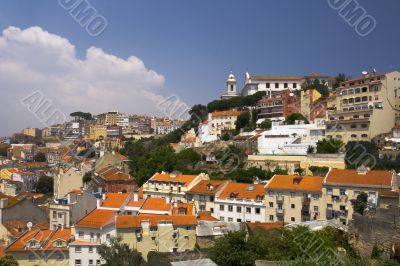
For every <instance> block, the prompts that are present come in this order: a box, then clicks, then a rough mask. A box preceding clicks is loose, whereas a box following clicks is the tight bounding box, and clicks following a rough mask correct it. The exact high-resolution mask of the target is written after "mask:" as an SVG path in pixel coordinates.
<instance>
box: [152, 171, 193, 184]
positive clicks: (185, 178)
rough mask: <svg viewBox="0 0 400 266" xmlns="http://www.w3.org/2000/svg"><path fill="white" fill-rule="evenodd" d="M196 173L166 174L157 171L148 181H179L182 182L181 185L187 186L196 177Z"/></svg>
mask: <svg viewBox="0 0 400 266" xmlns="http://www.w3.org/2000/svg"><path fill="white" fill-rule="evenodd" d="M196 177H197V176H196V175H174V174H167V173H161V174H159V173H157V174H155V175H154V176H153V177H152V178H150V181H164V182H179V183H183V186H184V187H186V186H188V185H189V184H190V183H191V182H192V181H193V180H195V179H196Z"/></svg>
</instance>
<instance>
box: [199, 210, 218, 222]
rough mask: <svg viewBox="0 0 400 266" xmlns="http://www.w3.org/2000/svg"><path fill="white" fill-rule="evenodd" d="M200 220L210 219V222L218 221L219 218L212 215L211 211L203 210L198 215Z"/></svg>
mask: <svg viewBox="0 0 400 266" xmlns="http://www.w3.org/2000/svg"><path fill="white" fill-rule="evenodd" d="M198 220H200V221H210V222H218V221H220V220H219V219H217V218H215V217H214V216H212V214H211V212H201V213H200V214H199V216H198Z"/></svg>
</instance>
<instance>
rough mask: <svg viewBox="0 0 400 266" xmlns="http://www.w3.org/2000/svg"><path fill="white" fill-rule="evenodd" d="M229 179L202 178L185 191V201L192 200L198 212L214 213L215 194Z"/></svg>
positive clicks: (221, 189)
mask: <svg viewBox="0 0 400 266" xmlns="http://www.w3.org/2000/svg"><path fill="white" fill-rule="evenodd" d="M228 183H229V181H223V180H202V181H200V182H199V183H197V184H196V185H195V186H194V187H192V188H191V189H190V190H188V191H187V192H186V199H187V202H193V203H194V205H195V209H196V210H197V212H198V213H201V212H204V211H207V212H211V213H214V210H215V207H214V201H215V196H216V195H217V194H219V193H220V192H221V191H223V190H224V188H225V187H226V186H227V185H228Z"/></svg>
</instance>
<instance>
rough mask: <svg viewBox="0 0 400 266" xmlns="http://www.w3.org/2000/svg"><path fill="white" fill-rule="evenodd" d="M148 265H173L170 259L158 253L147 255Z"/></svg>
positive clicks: (152, 252)
mask: <svg viewBox="0 0 400 266" xmlns="http://www.w3.org/2000/svg"><path fill="white" fill-rule="evenodd" d="M147 264H148V265H149V266H169V265H171V263H170V262H169V260H168V258H163V257H162V256H161V255H160V253H158V252H157V251H150V252H149V253H147Z"/></svg>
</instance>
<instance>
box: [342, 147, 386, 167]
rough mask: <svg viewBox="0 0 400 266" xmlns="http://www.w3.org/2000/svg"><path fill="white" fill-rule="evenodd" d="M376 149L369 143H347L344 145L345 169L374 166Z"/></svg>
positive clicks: (376, 154) (376, 155)
mask: <svg viewBox="0 0 400 266" xmlns="http://www.w3.org/2000/svg"><path fill="white" fill-rule="evenodd" d="M377 158H379V155H378V148H377V147H376V146H375V144H373V143H372V142H370V141H349V142H347V144H346V156H345V162H346V167H347V168H358V167H359V166H361V165H364V166H376V162H377Z"/></svg>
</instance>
